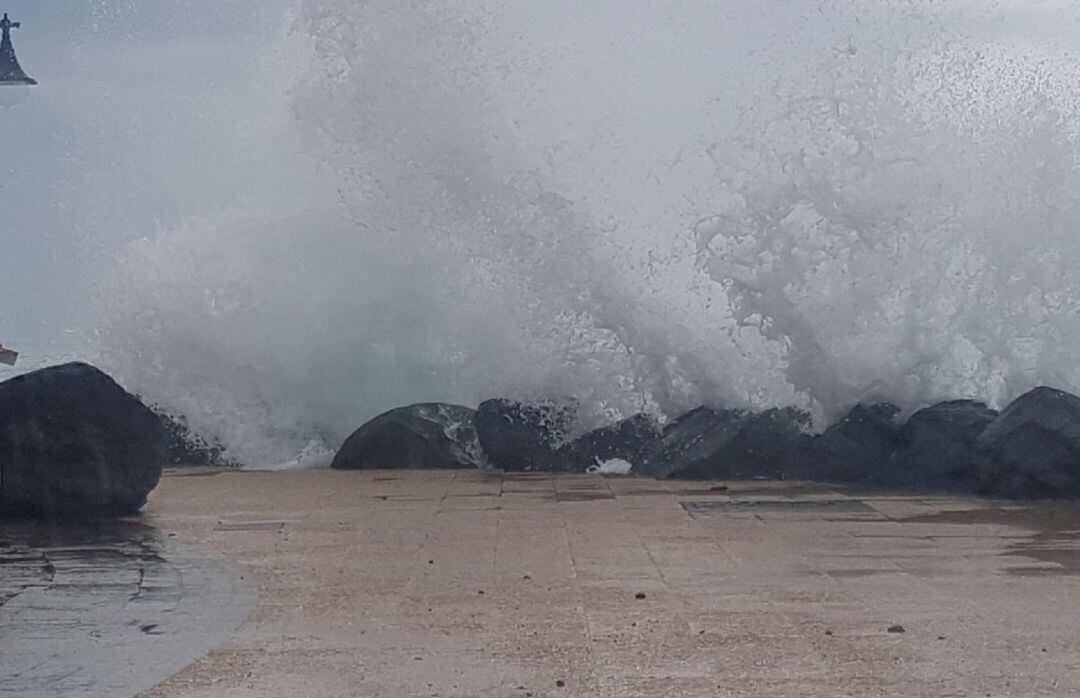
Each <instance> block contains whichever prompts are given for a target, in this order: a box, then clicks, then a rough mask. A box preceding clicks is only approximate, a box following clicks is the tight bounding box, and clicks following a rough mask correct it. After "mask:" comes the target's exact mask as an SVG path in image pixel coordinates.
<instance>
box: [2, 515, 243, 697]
mask: <svg viewBox="0 0 1080 698" xmlns="http://www.w3.org/2000/svg"><path fill="white" fill-rule="evenodd" d="M253 600H254V599H253V596H252V595H251V593H250V592H248V591H247V590H245V589H244V588H243V587H241V586H239V584H238V580H237V579H236V576H235V575H234V574H233V573H232V572H230V571H229V570H228V568H227V567H226V566H225V565H224V564H222V563H220V562H214V561H210V560H207V559H201V558H199V557H197V556H192V555H190V554H188V553H186V552H185V551H183V550H181V548H180V546H176V545H170V544H169V543H168V542H167V540H163V539H162V538H161V537H160V536H159V534H158V533H157V532H156V531H155V530H154V529H152V528H148V527H146V526H142V525H139V524H137V523H132V522H107V521H98V522H66V523H63V524H43V523H16V522H0V695H11V696H26V697H30V696H35V697H36V696H43V697H44V696H133V695H136V694H137V693H139V692H141V691H145V690H147V689H150V688H152V687H153V686H154V685H155V684H157V683H158V682H160V681H161V680H163V679H165V678H166V677H168V676H169V675H171V674H173V673H175V672H176V671H179V670H180V669H182V668H183V667H184V666H185V665H187V664H189V663H190V662H191V661H193V660H194V659H196V658H198V657H200V656H202V655H204V654H206V653H207V652H209V651H210V650H211V649H212V648H213V647H214V646H215V645H216V644H218V643H219V642H220V641H221V640H222V639H223V638H224V637H225V636H226V635H227V634H228V633H230V632H232V631H234V630H235V629H236V628H237V627H239V625H240V624H241V623H242V622H243V621H244V619H245V618H246V617H247V615H248V613H249V612H250V610H251V607H252V605H253Z"/></svg>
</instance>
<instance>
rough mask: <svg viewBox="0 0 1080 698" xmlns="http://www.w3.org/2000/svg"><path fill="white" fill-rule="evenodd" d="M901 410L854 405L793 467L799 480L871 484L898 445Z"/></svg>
mask: <svg viewBox="0 0 1080 698" xmlns="http://www.w3.org/2000/svg"><path fill="white" fill-rule="evenodd" d="M899 414H900V409H899V408H898V407H896V406H895V405H892V404H889V403H876V404H872V405H856V406H855V407H854V408H852V410H851V411H850V412H849V413H848V414H847V416H845V417H844V418H843V419H841V420H840V421H839V422H836V423H835V424H833V425H831V426H830V427H829V428H828V429H826V430H825V431H824V432H822V434H821V435H820V436H818V437H817V438H815V439H813V441H812V442H811V448H810V449H809V450H808V452H806V453H804V454H803V455H802V456H801V457H800V459H799V462H798V464H797V466H796V469H797V471H798V472H797V474H796V473H792V474H793V475H795V476H796V477H798V478H801V479H807V480H821V481H826V482H847V483H872V482H877V481H879V479H880V478H881V477H882V474H883V473H884V472H886V471H887V469H888V467H889V461H890V459H891V458H892V455H893V453H894V452H895V451H896V450H897V448H898V447H899V445H900V428H901V426H902V424H901V422H900V420H899Z"/></svg>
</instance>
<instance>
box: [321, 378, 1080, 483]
mask: <svg viewBox="0 0 1080 698" xmlns="http://www.w3.org/2000/svg"><path fill="white" fill-rule="evenodd" d="M440 410H441V411H442V412H439V411H440ZM576 412H577V405H576V404H575V403H574V401H572V400H547V401H540V402H535V403H521V402H514V401H511V400H501V399H500V400H488V401H486V402H484V403H482V404H481V405H480V407H479V408H478V409H477V410H476V411H475V413H473V412H472V411H471V410H468V408H465V407H458V406H450V405H435V404H429V405H413V406H411V407H407V408H401V409H400V410H393V411H391V412H388V413H386V414H385V415H381V416H380V417H378V418H376V419H375V420H372V422H370V423H369V424H367V425H364V427H362V428H361V429H360V430H358V431H357V432H356V433H355V434H354V435H353V436H352V437H350V439H349V441H347V442H346V445H345V446H344V447H343V448H342V450H341V452H340V453H339V454H338V457H337V459H335V462H334V467H335V468H388V469H392V468H402V467H404V468H421V467H426V468H453V467H473V466H474V465H476V464H483V465H488V466H490V467H492V468H494V469H498V470H504V471H507V472H514V471H534V472H535V471H539V472H574V473H582V472H587V471H588V472H602V471H601V470H600V469H599V468H598V467H597V464H598V463H603V462H607V461H611V462H616V461H620V462H621V465H623V466H625V465H626V464H627V463H629V464H630V466H631V472H632V474H634V475H644V476H648V477H655V478H661V479H669V478H670V479H681V480H748V479H775V480H815V481H819V482H832V483H843V484H853V485H864V486H872V487H888V488H899V489H923V490H935V491H946V492H953V493H959V492H968V493H972V494H985V495H994V496H1004V497H1013V498H1032V497H1080V397H1077V396H1074V395H1070V394H1069V393H1065V392H1062V391H1060V390H1054V389H1052V388H1045V387H1042V388H1036V389H1035V390H1032V391H1031V392H1029V393H1027V394H1025V395H1023V396H1021V397H1020V398H1018V399H1017V400H1016V401H1014V402H1013V403H1012V404H1011V405H1009V406H1008V408H1007V409H1005V410H1004V411H1003V412H1002V413H1001V414H998V413H997V412H996V411H995V410H993V409H990V408H989V407H987V406H986V405H985V404H984V403H981V402H976V401H972V400H951V401H946V402H941V403H938V404H936V405H932V406H929V407H926V408H923V409H920V410H918V411H916V412H915V413H914V414H912V415H911V416H910V417H909V418H907V419H906V420H904V419H902V418H901V412H900V409H899V408H898V407H897V406H896V405H893V404H891V403H887V402H881V403H873V404H865V405H863V404H860V405H855V406H854V407H853V408H852V409H851V410H850V411H849V412H848V413H847V414H846V415H845V416H844V418H843V419H840V420H839V421H837V422H836V423H834V424H832V425H831V426H829V427H828V428H827V429H825V431H824V432H822V433H820V434H812V433H811V426H812V425H811V418H810V415H809V414H808V413H806V412H803V411H800V410H797V409H794V408H783V409H770V410H765V411H762V412H749V411H745V410H725V409H712V408H709V407H699V408H697V409H694V410H691V411H689V412H687V413H685V414H683V415H681V416H679V417H677V418H676V419H674V420H672V421H671V422H670V423H668V424H667V425H666V426H664V427H663V429H660V428H659V427H658V425H657V422H656V421H655V420H654V419H653V418H652V417H650V416H648V415H644V414H639V415H635V416H633V417H631V418H629V419H626V420H623V421H621V422H618V423H616V424H612V425H609V426H605V427H602V428H599V429H595V430H593V431H590V432H587V433H585V434H584V435H581V436H579V437H577V438H574V439H570V438H569V434H570V433H571V428H572V426H573V423H574V420H575V418H576ZM435 413H438V414H439V415H440V416H439V417H438V418H437V419H436V418H433V417H432V416H431V415H432V414H435ZM446 415H450V417H447V416H446ZM470 419H471V424H472V427H473V429H474V430H472V429H470V428H469V426H468V424H469V423H470ZM450 423H453V424H454V425H455V426H454V430H456V431H452V430H451V429H449V428H447V426H446V425H447V424H450ZM463 454H464V455H463Z"/></svg>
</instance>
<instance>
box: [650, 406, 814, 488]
mask: <svg viewBox="0 0 1080 698" xmlns="http://www.w3.org/2000/svg"><path fill="white" fill-rule="evenodd" d="M808 423H809V416H808V415H806V414H805V413H803V412H800V411H798V410H795V409H791V408H785V409H772V410H766V411H764V412H758V413H752V412H743V411H739V410H713V409H709V408H707V407H699V408H698V409H696V410H693V411H691V412H688V413H686V414H684V415H682V416H681V417H679V418H678V419H676V420H674V421H673V422H671V423H670V424H668V425H667V427H665V429H664V433H663V436H662V437H661V439H660V440H659V442H658V443H657V444H656V446H655V448H654V449H653V452H652V453H651V454H650V455H649V457H648V458H647V460H646V463H645V464H644V466H643V467H641V468H640V469H638V470H637V472H640V473H641V474H646V475H651V476H653V477H660V478H678V479H693V480H698V479H715V480H746V479H752V478H758V477H764V478H775V479H782V478H785V477H787V476H788V473H787V471H788V469H789V468H791V467H792V464H794V463H797V462H798V459H799V454H800V453H801V452H802V451H804V450H805V449H806V447H807V444H808V442H809V439H810V437H809V436H807V435H806V434H804V433H803V430H804V428H805V427H806V426H807V425H808Z"/></svg>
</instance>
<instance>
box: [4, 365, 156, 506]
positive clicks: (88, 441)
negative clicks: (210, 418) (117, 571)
mask: <svg viewBox="0 0 1080 698" xmlns="http://www.w3.org/2000/svg"><path fill="white" fill-rule="evenodd" d="M168 438H169V435H168V433H167V431H166V429H165V428H164V427H163V425H162V422H161V419H160V418H159V417H158V415H157V414H155V413H154V412H153V411H151V410H150V409H149V408H148V407H146V406H145V405H144V404H143V403H142V402H140V401H139V399H138V398H136V397H135V396H133V395H131V394H129V393H127V392H125V391H124V389H123V388H121V387H120V386H119V385H117V384H116V383H115V382H114V381H113V379H112V378H110V377H109V376H107V375H105V374H104V373H102V372H101V371H99V370H98V369H96V368H94V367H93V366H89V365H87V364H83V363H71V364H65V365H62V366H54V367H51V368H47V369H42V370H40V371H34V372H32V373H27V374H25V375H22V376H17V377H15V378H12V379H10V380H7V381H4V382H3V383H0V517H3V518H9V517H22V516H33V517H47V518H52V517H61V516H115V515H126V514H133V513H135V512H137V511H138V510H139V508H140V507H142V505H143V504H144V503H145V502H146V497H147V495H148V494H149V493H150V491H151V490H152V489H154V487H155V486H156V485H157V483H158V479H159V478H160V477H161V467H162V464H163V463H164V462H165V459H166V449H167V444H168Z"/></svg>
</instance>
